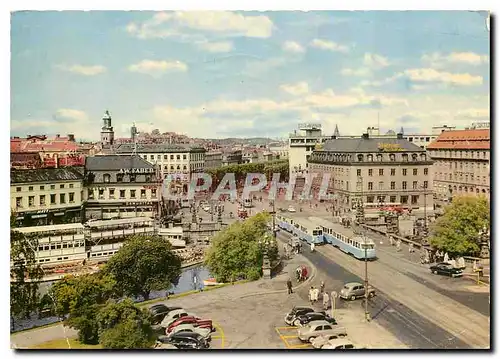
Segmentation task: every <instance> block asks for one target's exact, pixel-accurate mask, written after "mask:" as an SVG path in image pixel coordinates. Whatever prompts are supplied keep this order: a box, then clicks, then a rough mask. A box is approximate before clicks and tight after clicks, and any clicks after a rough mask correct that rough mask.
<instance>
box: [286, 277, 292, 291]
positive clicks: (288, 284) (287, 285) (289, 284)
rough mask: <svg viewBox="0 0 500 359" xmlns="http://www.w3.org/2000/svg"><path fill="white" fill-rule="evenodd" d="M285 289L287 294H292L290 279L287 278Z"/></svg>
mask: <svg viewBox="0 0 500 359" xmlns="http://www.w3.org/2000/svg"><path fill="white" fill-rule="evenodd" d="M286 287H287V289H288V294H292V293H293V289H292V280H291V279H290V278H288V280H287V281H286Z"/></svg>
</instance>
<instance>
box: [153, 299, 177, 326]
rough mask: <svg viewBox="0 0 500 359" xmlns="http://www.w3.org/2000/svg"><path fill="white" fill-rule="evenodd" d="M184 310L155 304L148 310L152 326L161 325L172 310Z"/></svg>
mask: <svg viewBox="0 0 500 359" xmlns="http://www.w3.org/2000/svg"><path fill="white" fill-rule="evenodd" d="M176 309H182V308H181V307H167V306H166V305H164V304H155V305H153V306H151V307H149V308H148V311H149V314H150V315H151V324H159V323H161V321H162V320H163V318H165V316H166V315H167V314H168V313H169V312H171V311H172V310H176Z"/></svg>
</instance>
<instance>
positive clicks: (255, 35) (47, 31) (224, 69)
mask: <svg viewBox="0 0 500 359" xmlns="http://www.w3.org/2000/svg"><path fill="white" fill-rule="evenodd" d="M422 24H425V26H422ZM11 39H12V45H11V50H12V52H11V56H12V57H11V64H12V65H11V66H12V71H11V135H12V136H14V135H15V136H25V135H26V134H35V133H45V134H49V135H54V134H56V133H61V134H66V133H74V134H75V135H76V137H77V139H78V140H81V139H86V140H97V139H98V138H99V132H100V128H101V126H102V121H101V118H102V114H103V113H104V111H105V110H106V109H108V110H110V112H111V115H112V117H113V126H114V127H115V133H116V135H115V136H116V137H129V136H130V127H131V126H132V124H133V123H136V125H137V127H138V128H139V129H140V130H143V131H151V129H153V128H158V129H160V131H161V132H166V131H172V132H178V133H183V134H187V135H189V136H190V137H204V138H225V137H226V138H227V137H270V138H276V137H285V136H286V134H287V133H289V132H292V131H293V130H294V129H295V128H296V127H297V124H298V123H299V122H315V123H321V124H322V125H323V128H324V132H325V133H333V129H334V127H335V125H338V126H339V129H340V131H341V133H342V134H358V133H361V132H362V131H363V130H364V129H366V127H368V126H376V125H377V124H378V123H380V127H381V129H386V130H387V129H394V130H398V129H399V128H400V127H403V128H404V129H405V132H412V131H417V130H419V129H430V128H431V127H432V126H434V125H440V124H447V125H451V126H457V128H460V127H465V126H468V125H470V124H471V123H472V122H476V121H488V120H489V100H490V98H489V85H490V79H489V76H490V74H489V67H490V66H489V64H490V59H489V32H488V31H487V29H486V25H485V17H484V16H483V15H482V14H481V13H478V12H469V11H464V12H458V11H453V12H452V11H441V12H437V11H433V12H419V11H412V12H381V11H378V12H334V11H325V12H323V11H322V12H308V13H304V12H217V13H208V12H188V13H186V12H145V11H141V12H138V11H135V12H119V11H112V12H100V11H91V12H67V11H66V12H17V13H13V15H12V31H11Z"/></svg>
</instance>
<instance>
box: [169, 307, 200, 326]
mask: <svg viewBox="0 0 500 359" xmlns="http://www.w3.org/2000/svg"><path fill="white" fill-rule="evenodd" d="M181 317H196V315H194V314H191V313H188V312H186V311H185V310H184V309H175V310H172V311H171V312H168V314H167V315H166V316H165V318H163V320H162V321H161V323H160V326H161V327H162V328H165V329H166V328H168V327H169V326H170V325H171V324H172V323H173V322H175V321H176V320H177V319H179V318H181Z"/></svg>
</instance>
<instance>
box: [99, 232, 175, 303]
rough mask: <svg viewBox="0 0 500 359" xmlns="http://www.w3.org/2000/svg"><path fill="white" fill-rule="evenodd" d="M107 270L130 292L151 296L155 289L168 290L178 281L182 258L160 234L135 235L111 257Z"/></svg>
mask: <svg viewBox="0 0 500 359" xmlns="http://www.w3.org/2000/svg"><path fill="white" fill-rule="evenodd" d="M104 271H105V272H106V273H110V274H111V275H112V276H113V278H115V280H116V283H117V287H118V288H120V290H122V291H123V294H125V295H127V296H129V295H132V296H137V295H141V296H142V297H143V298H144V300H148V299H149V294H150V293H151V291H152V290H168V289H169V288H170V287H171V285H172V284H173V285H177V283H178V281H179V277H180V275H181V258H180V257H179V256H177V255H176V254H175V253H174V252H172V245H171V244H170V242H169V241H168V240H167V239H164V238H162V237H160V236H142V235H138V236H133V237H132V238H130V239H129V240H127V242H126V243H125V244H124V246H123V247H122V248H120V250H119V251H118V252H117V253H115V254H114V255H113V257H111V259H110V260H109V261H108V263H107V265H106V267H105V268H104Z"/></svg>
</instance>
